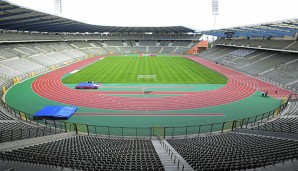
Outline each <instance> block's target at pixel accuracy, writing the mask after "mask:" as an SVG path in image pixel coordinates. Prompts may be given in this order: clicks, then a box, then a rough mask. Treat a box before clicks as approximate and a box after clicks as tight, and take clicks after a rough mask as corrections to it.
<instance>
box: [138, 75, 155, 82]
mask: <svg viewBox="0 0 298 171" xmlns="http://www.w3.org/2000/svg"><path fill="white" fill-rule="evenodd" d="M142 79H152V80H154V81H156V75H138V76H137V81H139V80H142Z"/></svg>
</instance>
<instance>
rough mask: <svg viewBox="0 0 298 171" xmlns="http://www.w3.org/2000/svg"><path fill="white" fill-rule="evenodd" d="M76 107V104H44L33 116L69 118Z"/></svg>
mask: <svg viewBox="0 0 298 171" xmlns="http://www.w3.org/2000/svg"><path fill="white" fill-rule="evenodd" d="M77 108H78V107H76V106H46V107H44V108H43V109H41V110H40V111H38V112H36V113H35V114H34V115H33V116H34V117H35V118H48V119H69V118H70V117H71V116H72V115H73V114H74V112H75V111H76V110H77Z"/></svg>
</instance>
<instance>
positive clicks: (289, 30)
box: [202, 18, 298, 37]
mask: <svg viewBox="0 0 298 171" xmlns="http://www.w3.org/2000/svg"><path fill="white" fill-rule="evenodd" d="M202 33H203V34H207V35H212V36H217V37H228V36H231V37H284V36H294V35H295V34H296V33H298V19H297V18H296V19H290V20H282V21H277V22H270V23H264V24H256V25H247V26H239V27H232V28H225V29H218V30H209V31H203V32H202Z"/></svg>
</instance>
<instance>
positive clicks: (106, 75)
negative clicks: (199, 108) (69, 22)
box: [62, 56, 227, 84]
mask: <svg viewBox="0 0 298 171" xmlns="http://www.w3.org/2000/svg"><path fill="white" fill-rule="evenodd" d="M138 75H156V81H155V80H154V79H152V78H141V79H139V80H138V79H137V77H138ZM91 80H92V81H95V82H100V83H161V84H226V83H227V78H226V77H225V76H224V75H221V74H219V73H217V72H215V71H213V70H211V69H209V68H207V67H205V66H203V65H200V64H198V63H196V62H194V61H192V60H189V59H187V58H183V57H173V56H159V57H137V56H111V57H107V58H105V59H103V60H100V61H98V62H96V63H94V64H92V65H90V66H88V67H86V68H84V69H82V70H80V71H78V72H76V73H74V74H71V75H69V76H67V77H65V78H64V79H63V80H62V82H63V83H64V84H76V83H80V82H85V81H91Z"/></svg>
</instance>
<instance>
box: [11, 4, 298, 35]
mask: <svg viewBox="0 0 298 171" xmlns="http://www.w3.org/2000/svg"><path fill="white" fill-rule="evenodd" d="M9 1H10V2H13V3H16V4H19V5H22V6H25V7H29V8H32V9H35V10H39V11H42V12H47V13H51V14H53V13H54V0H9ZM211 4H212V0H62V14H61V16H63V17H66V18H70V19H74V20H77V21H82V22H86V23H90V24H97V25H111V26H186V27H190V28H194V29H198V30H210V29H213V21H214V16H213V15H212V6H211ZM297 6H298V0H219V15H218V16H217V19H216V26H215V28H217V29H218V28H226V27H233V26H240V25H248V24H259V23H264V22H271V21H278V20H284V19H291V18H298V10H297Z"/></svg>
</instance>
